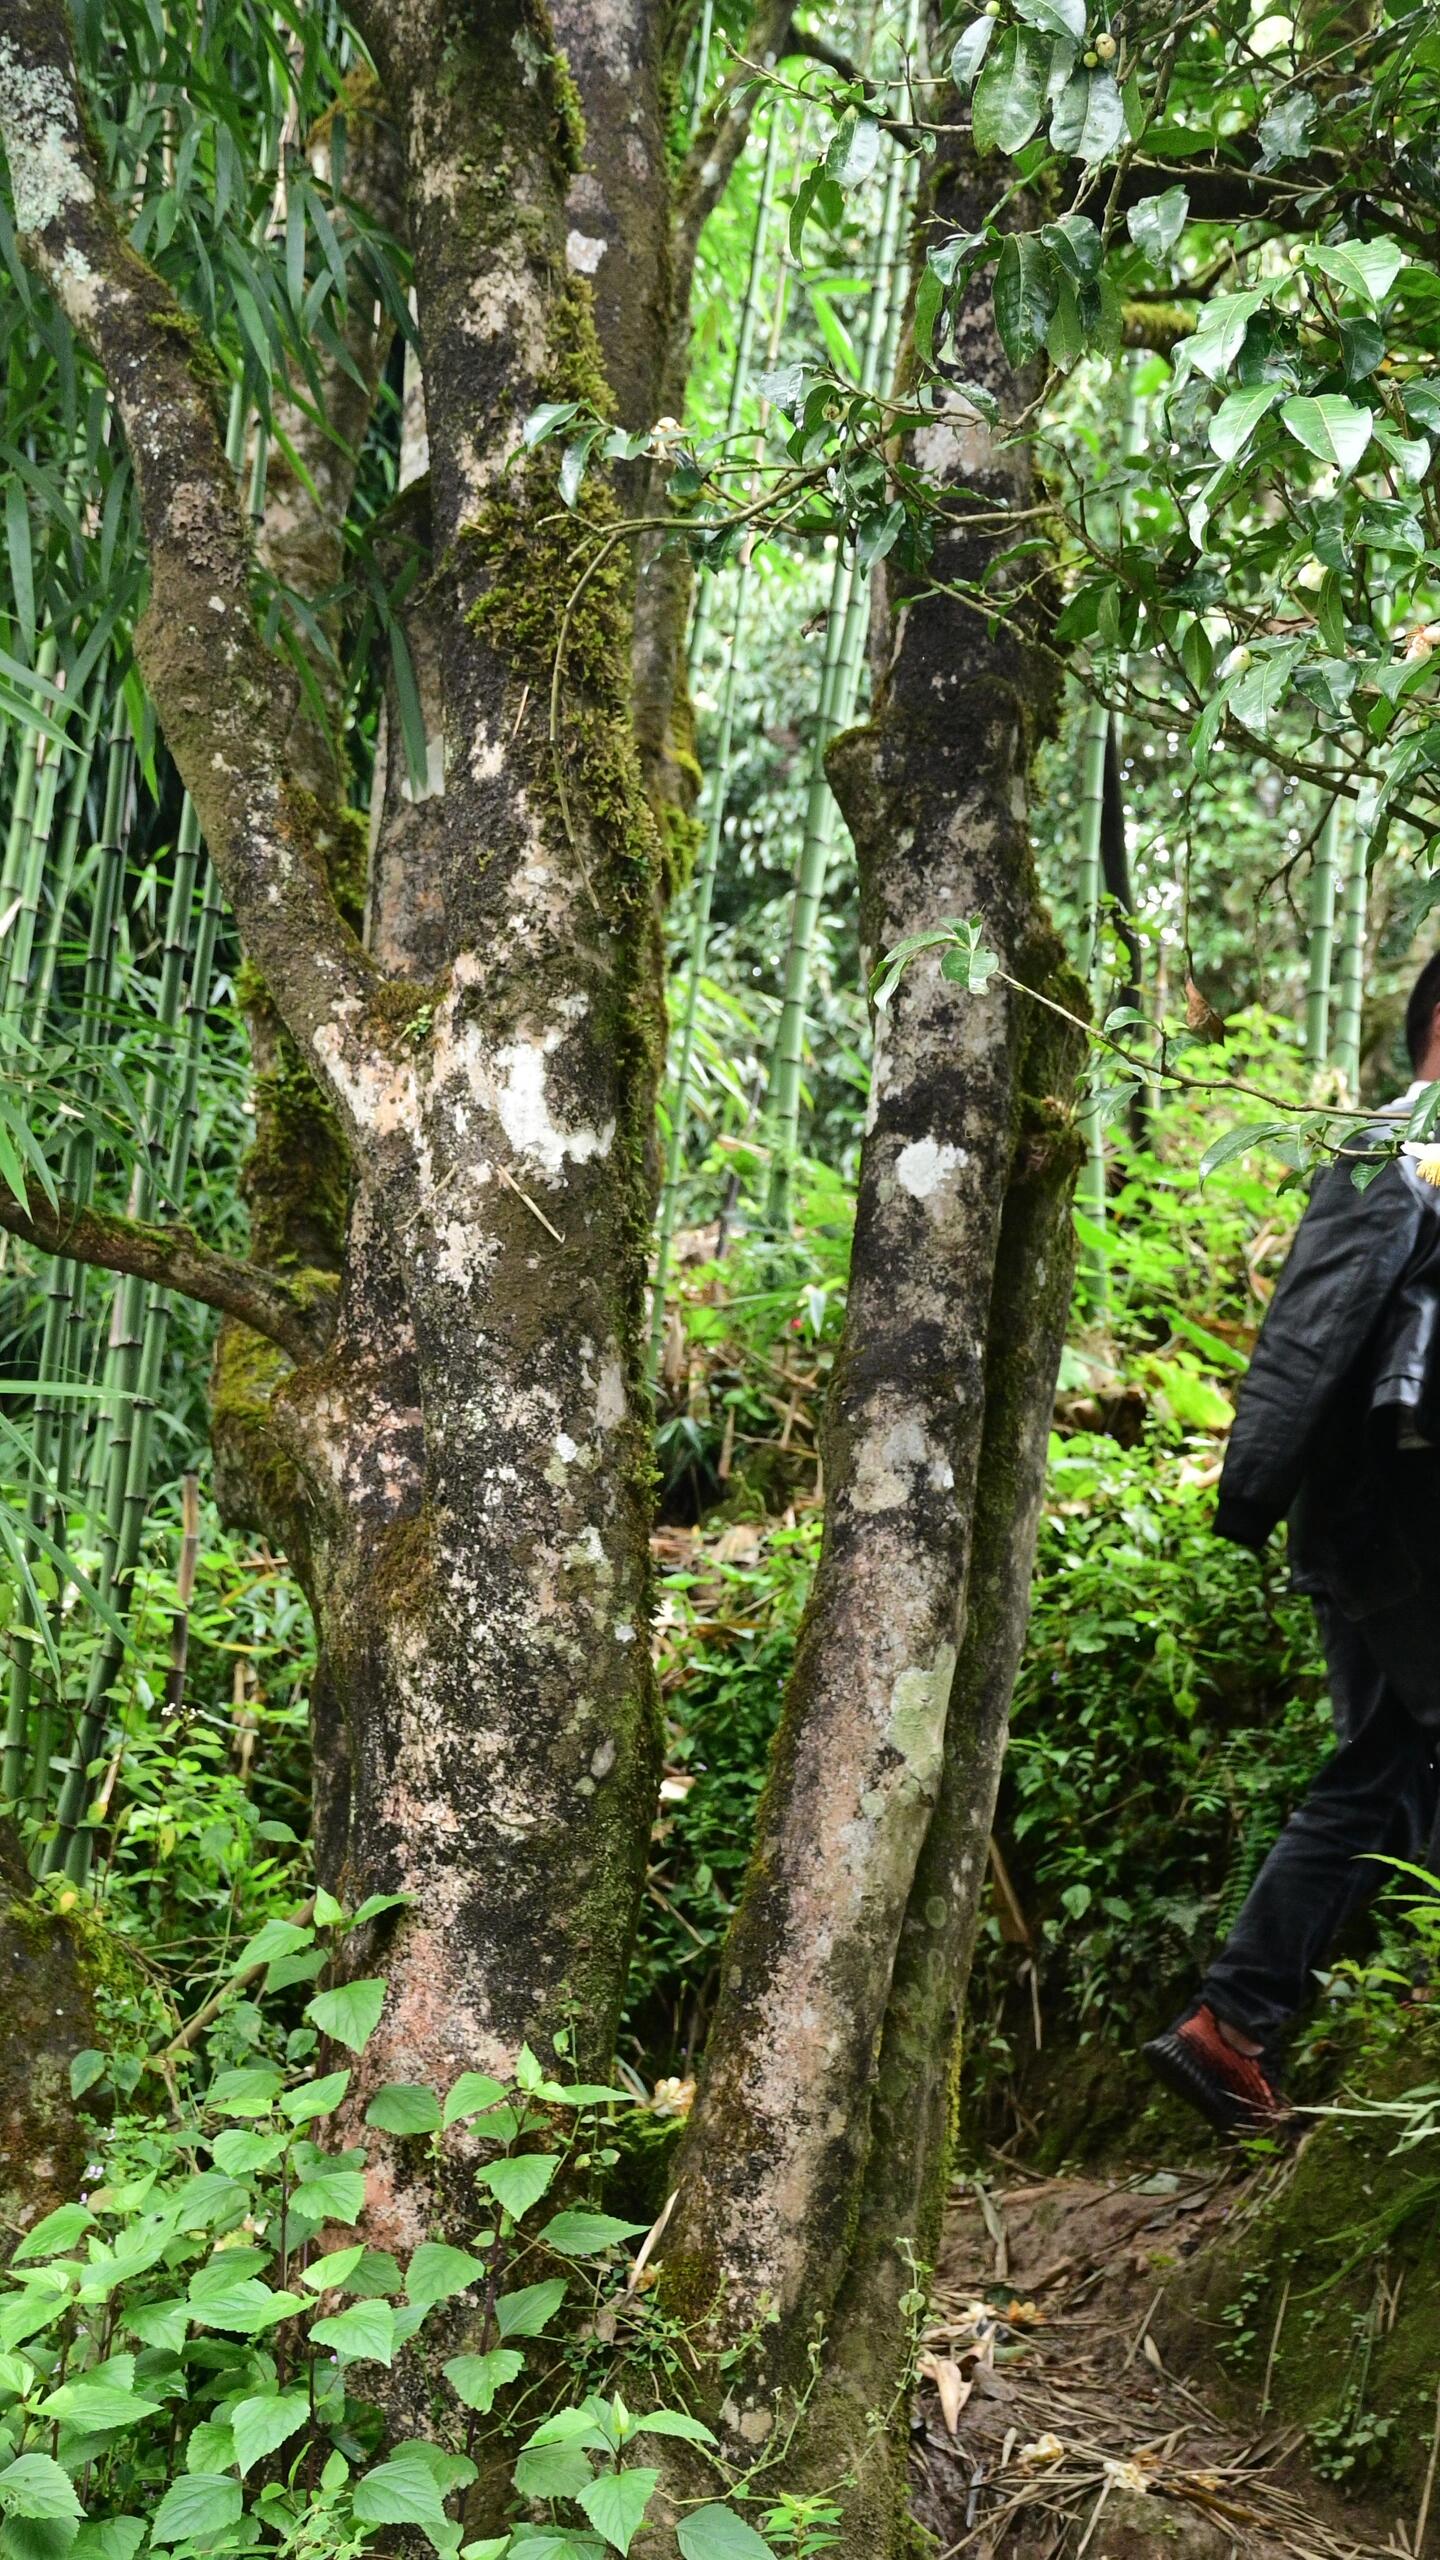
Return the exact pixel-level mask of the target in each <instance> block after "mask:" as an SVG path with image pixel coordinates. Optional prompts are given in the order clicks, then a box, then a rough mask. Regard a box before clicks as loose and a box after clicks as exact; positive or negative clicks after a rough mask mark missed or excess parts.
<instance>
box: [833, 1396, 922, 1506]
mask: <svg viewBox="0 0 1440 2560" xmlns="http://www.w3.org/2000/svg"><path fill="white" fill-rule="evenodd" d="M929 1461H930V1444H929V1442H928V1440H927V1439H926V1436H925V1426H924V1424H923V1422H920V1421H918V1420H917V1419H916V1418H915V1417H914V1416H913V1415H902V1416H901V1417H900V1419H899V1420H898V1421H897V1422H892V1423H891V1424H890V1425H889V1428H888V1429H886V1430H877V1431H871V1432H867V1433H866V1436H865V1438H864V1439H863V1440H862V1441H861V1443H860V1446H859V1448H858V1449H857V1451H856V1453H855V1476H854V1482H853V1485H852V1488H851V1495H850V1499H851V1501H852V1503H853V1504H854V1507H855V1509H856V1510H857V1511H863V1512H873V1511H896V1510H899V1509H901V1508H902V1507H903V1506H904V1504H905V1503H907V1502H908V1501H909V1500H910V1496H911V1491H912V1488H913V1485H914V1482H915V1478H916V1476H917V1475H918V1474H919V1473H920V1472H921V1470H922V1469H924V1468H926V1467H927V1466H928V1465H929Z"/></svg>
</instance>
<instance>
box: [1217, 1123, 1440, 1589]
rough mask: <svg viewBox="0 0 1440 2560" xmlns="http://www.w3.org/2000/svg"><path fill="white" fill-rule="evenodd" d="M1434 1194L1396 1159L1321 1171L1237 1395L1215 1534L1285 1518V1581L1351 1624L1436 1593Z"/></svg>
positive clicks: (1439, 1274) (1438, 1323)
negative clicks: (1356, 1171) (1369, 1171)
mask: <svg viewBox="0 0 1440 2560" xmlns="http://www.w3.org/2000/svg"><path fill="white" fill-rule="evenodd" d="M1417 1438H1418V1439H1420V1440H1423V1441H1428V1442H1434V1443H1436V1444H1440V1191H1437V1190H1436V1189H1435V1187H1434V1186H1433V1184H1431V1183H1429V1182H1427V1181H1426V1180H1425V1179H1424V1177H1423V1175H1421V1174H1420V1173H1419V1172H1418V1171H1417V1170H1416V1167H1415V1165H1414V1163H1413V1162H1412V1161H1411V1160H1410V1159H1409V1158H1408V1157H1405V1156H1396V1157H1392V1158H1391V1159H1390V1160H1389V1161H1388V1162H1386V1163H1384V1164H1382V1166H1381V1169H1380V1171H1379V1172H1378V1173H1377V1174H1376V1175H1375V1176H1374V1178H1373V1180H1372V1181H1370V1182H1369V1183H1368V1184H1367V1185H1366V1186H1365V1188H1364V1189H1363V1190H1360V1189H1357V1188H1356V1185H1355V1183H1354V1182H1353V1181H1352V1179H1351V1169H1350V1167H1349V1165H1348V1164H1340V1165H1334V1166H1331V1167H1330V1168H1329V1169H1328V1170H1327V1171H1326V1172H1324V1173H1322V1174H1321V1175H1320V1176H1319V1177H1318V1179H1317V1181H1316V1183H1315V1186H1314V1189H1313V1191H1312V1193H1311V1196H1310V1205H1309V1207H1308V1208H1307V1210H1306V1212H1305V1215H1304V1217H1303V1218H1302V1220H1301V1222H1300V1226H1299V1229H1298V1231H1297V1233H1296V1237H1295V1242H1294V1244H1293V1245H1292V1246H1291V1248H1290V1257H1289V1260H1288V1261H1287V1263H1286V1265H1285V1268H1284V1270H1283V1271H1282V1273H1281V1275H1280V1278H1279V1281H1278V1283H1277V1285H1276V1289H1275V1294H1274V1296H1273V1298H1272V1299H1271V1301H1270V1305H1269V1308H1268V1310H1267V1313H1266V1317H1265V1322H1264V1325H1263V1326H1262V1328H1261V1333H1260V1339H1259V1341H1258V1342H1257V1343H1256V1346H1255V1356H1254V1358H1253V1359H1252V1361H1251V1363H1250V1368H1249V1371H1248V1373H1247V1375H1246V1378H1245V1382H1244V1384H1243V1386H1242V1387H1241V1390H1240V1401H1239V1407H1238V1410H1237V1412H1236V1415H1235V1426H1234V1429H1233V1431H1232V1432H1231V1435H1230V1445H1229V1448H1228V1451H1227V1453H1226V1458H1225V1466H1224V1470H1223V1472H1222V1474H1221V1478H1220V1497H1219V1506H1218V1509H1217V1511H1216V1515H1215V1526H1216V1528H1217V1529H1218V1531H1219V1533H1220V1535H1221V1536H1222V1537H1224V1538H1233V1539H1235V1540H1237V1541H1238V1542H1239V1544H1240V1545H1242V1546H1248V1547H1261V1546H1263V1545H1264V1543H1265V1540H1266V1539H1267V1538H1268V1537H1269V1535H1270V1532H1271V1530H1272V1529H1273V1528H1274V1527H1275V1525H1276V1523H1277V1521H1279V1520H1281V1519H1283V1518H1284V1517H1285V1516H1286V1514H1287V1513H1288V1514H1289V1516H1290V1560H1291V1564H1292V1567H1293V1568H1294V1575H1295V1580H1296V1583H1297V1585H1298V1586H1299V1588H1300V1589H1301V1590H1304V1591H1321V1592H1326V1593H1328V1594H1329V1595H1330V1596H1331V1597H1332V1598H1333V1599H1335V1600H1337V1601H1338V1602H1339V1604H1340V1606H1341V1608H1342V1609H1344V1610H1345V1611H1346V1612H1347V1613H1348V1614H1349V1615H1350V1616H1352V1617H1362V1616H1365V1615H1366V1614H1368V1612H1369V1611H1371V1610H1373V1609H1380V1608H1386V1607H1389V1606H1391V1605H1393V1604H1394V1603H1396V1602H1398V1601H1402V1600H1404V1599H1406V1598H1407V1597H1408V1596H1409V1595H1410V1594H1412V1593H1413V1592H1415V1591H1416V1590H1418V1589H1420V1588H1421V1587H1422V1586H1424V1587H1428V1588H1429V1589H1432V1590H1433V1589H1435V1588H1436V1587H1437V1585H1440V1556H1437V1554H1436V1552H1435V1549H1434V1537H1435V1524H1436V1503H1435V1496H1436V1493H1437V1491H1440V1445H1437V1448H1436V1450H1435V1451H1434V1453H1433V1454H1432V1453H1431V1452H1429V1451H1424V1452H1420V1453H1414V1454H1412V1452H1411V1450H1410V1448H1409V1447H1408V1446H1407V1444H1408V1443H1412V1442H1413V1441H1415V1440H1416V1439H1417Z"/></svg>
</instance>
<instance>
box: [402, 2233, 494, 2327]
mask: <svg viewBox="0 0 1440 2560" xmlns="http://www.w3.org/2000/svg"><path fill="white" fill-rule="evenodd" d="M484 2273H485V2262H484V2260H483V2258H472V2257H471V2255H470V2252H469V2250H468V2249H452V2248H450V2247H449V2245H448V2243H447V2242H445V2241H443V2240H422V2241H421V2243H420V2246H419V2248H418V2249H417V2250H416V2251H415V2254H414V2256H413V2257H412V2259H411V2261H410V2264H409V2266H408V2268H407V2269H406V2272H405V2291H406V2295H407V2296H408V2298H409V2300H410V2301H411V2302H415V2303H419V2304H421V2305H423V2307H424V2308H425V2309H426V2310H427V2311H428V2310H429V2308H430V2305H431V2303H432V2302H444V2301H446V2300H447V2299H448V2297H449V2296H450V2295H451V2294H453V2293H464V2292H465V2291H466V2290H467V2288H468V2287H469V2286H470V2285H472V2284H479V2282H480V2281H481V2279H482V2277H483V2276H484Z"/></svg>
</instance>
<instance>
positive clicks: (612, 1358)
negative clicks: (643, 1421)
mask: <svg viewBox="0 0 1440 2560" xmlns="http://www.w3.org/2000/svg"><path fill="white" fill-rule="evenodd" d="M629 1409H630V1408H629V1399H628V1397H627V1396H626V1393H625V1371H624V1367H623V1365H622V1363H621V1361H620V1359H619V1357H618V1356H617V1354H615V1353H614V1352H611V1353H610V1355H609V1357H608V1358H606V1359H604V1360H602V1361H601V1363H600V1378H599V1383H598V1384H597V1386H596V1389H595V1419H596V1421H597V1422H598V1423H599V1425H600V1428H601V1430H602V1431H614V1430H615V1429H616V1427H617V1426H618V1425H619V1424H620V1423H622V1422H623V1421H624V1419H625V1416H626V1414H627V1413H628V1411H629Z"/></svg>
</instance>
